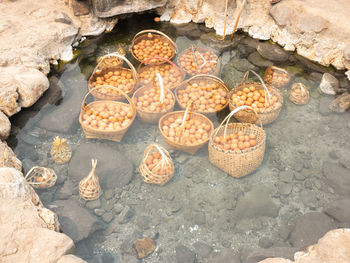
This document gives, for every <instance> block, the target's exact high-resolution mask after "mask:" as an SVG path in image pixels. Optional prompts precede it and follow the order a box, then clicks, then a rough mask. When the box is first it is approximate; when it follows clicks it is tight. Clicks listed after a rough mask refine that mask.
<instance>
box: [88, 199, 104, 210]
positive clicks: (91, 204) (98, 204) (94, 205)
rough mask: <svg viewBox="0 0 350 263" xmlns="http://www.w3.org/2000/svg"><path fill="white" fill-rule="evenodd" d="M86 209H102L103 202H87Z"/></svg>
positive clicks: (98, 200) (97, 200)
mask: <svg viewBox="0 0 350 263" xmlns="http://www.w3.org/2000/svg"><path fill="white" fill-rule="evenodd" d="M86 207H87V208H89V209H95V208H100V207H101V200H100V199H96V200H93V201H87V202H86Z"/></svg>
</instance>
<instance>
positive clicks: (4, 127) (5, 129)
mask: <svg viewBox="0 0 350 263" xmlns="http://www.w3.org/2000/svg"><path fill="white" fill-rule="evenodd" d="M10 131H11V123H10V121H9V119H8V118H7V116H6V115H5V114H4V113H3V112H2V111H0V140H5V139H6V138H7V137H9V135H10Z"/></svg>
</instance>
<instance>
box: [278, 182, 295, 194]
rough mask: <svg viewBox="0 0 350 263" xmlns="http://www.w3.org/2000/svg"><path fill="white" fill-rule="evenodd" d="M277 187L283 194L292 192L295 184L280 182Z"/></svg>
mask: <svg viewBox="0 0 350 263" xmlns="http://www.w3.org/2000/svg"><path fill="white" fill-rule="evenodd" d="M277 188H278V191H279V193H280V194H281V195H289V194H290V193H291V192H292V189H293V185H292V184H290V183H284V182H279V183H278V184H277Z"/></svg>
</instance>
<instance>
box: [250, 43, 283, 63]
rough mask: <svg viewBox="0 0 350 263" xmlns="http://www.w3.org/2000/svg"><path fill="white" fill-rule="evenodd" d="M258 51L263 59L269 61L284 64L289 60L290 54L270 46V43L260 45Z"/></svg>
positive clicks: (277, 47) (272, 45)
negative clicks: (283, 62)
mask: <svg viewBox="0 0 350 263" xmlns="http://www.w3.org/2000/svg"><path fill="white" fill-rule="evenodd" d="M257 50H258V52H259V54H260V55H261V56H262V57H263V58H265V59H268V60H272V61H278V62H282V61H286V60H288V58H289V54H288V53H287V52H286V51H284V50H283V49H282V48H281V47H280V46H278V45H276V44H270V43H269V42H262V43H259V44H258V47H257Z"/></svg>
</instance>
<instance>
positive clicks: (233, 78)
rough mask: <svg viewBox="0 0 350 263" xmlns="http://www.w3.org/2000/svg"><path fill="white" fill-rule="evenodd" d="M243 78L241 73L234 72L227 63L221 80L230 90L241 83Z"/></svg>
mask: <svg viewBox="0 0 350 263" xmlns="http://www.w3.org/2000/svg"><path fill="white" fill-rule="evenodd" d="M243 76H244V73H243V72H240V71H238V70H236V69H235V68H234V67H233V66H232V65H231V64H229V63H227V64H226V65H225V67H224V69H223V71H222V80H223V81H224V82H225V83H226V85H227V86H228V88H229V89H230V90H231V89H233V88H234V87H236V86H237V85H238V84H240V83H241V81H242V78H243Z"/></svg>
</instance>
